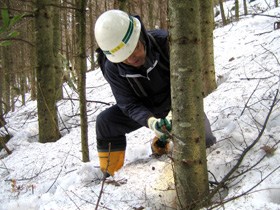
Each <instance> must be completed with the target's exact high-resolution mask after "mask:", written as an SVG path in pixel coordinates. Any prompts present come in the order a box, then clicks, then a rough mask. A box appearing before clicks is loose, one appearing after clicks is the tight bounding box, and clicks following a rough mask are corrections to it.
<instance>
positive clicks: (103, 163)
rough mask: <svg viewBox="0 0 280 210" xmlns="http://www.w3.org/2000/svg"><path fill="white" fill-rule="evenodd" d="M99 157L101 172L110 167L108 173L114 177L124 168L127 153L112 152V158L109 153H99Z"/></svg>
mask: <svg viewBox="0 0 280 210" xmlns="http://www.w3.org/2000/svg"><path fill="white" fill-rule="evenodd" d="M98 156H99V161H100V169H101V171H102V172H104V171H105V170H106V168H107V166H108V169H107V173H109V174H110V175H111V176H114V173H115V172H116V171H118V170H119V169H120V168H121V167H122V166H123V163H124V156H125V151H115V152H110V158H109V152H98ZM108 158H109V161H108ZM108 164H109V165H108Z"/></svg>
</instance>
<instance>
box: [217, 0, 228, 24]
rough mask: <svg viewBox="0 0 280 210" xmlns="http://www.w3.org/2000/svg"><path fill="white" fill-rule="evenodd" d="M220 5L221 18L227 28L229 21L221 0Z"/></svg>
mask: <svg viewBox="0 0 280 210" xmlns="http://www.w3.org/2000/svg"><path fill="white" fill-rule="evenodd" d="M219 4H220V10H221V16H222V21H223V26H225V25H226V24H227V19H226V16H225V10H224V3H223V0H219Z"/></svg>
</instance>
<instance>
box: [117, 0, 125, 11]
mask: <svg viewBox="0 0 280 210" xmlns="http://www.w3.org/2000/svg"><path fill="white" fill-rule="evenodd" d="M119 9H120V10H122V11H124V12H126V11H127V8H126V0H119Z"/></svg>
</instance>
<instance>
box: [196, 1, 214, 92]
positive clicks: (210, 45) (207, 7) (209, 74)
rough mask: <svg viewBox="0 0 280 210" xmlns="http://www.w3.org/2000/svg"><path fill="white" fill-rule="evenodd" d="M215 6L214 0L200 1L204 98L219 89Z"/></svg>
mask: <svg viewBox="0 0 280 210" xmlns="http://www.w3.org/2000/svg"><path fill="white" fill-rule="evenodd" d="M213 8H214V5H213V0H200V17H201V37H202V39H201V40H202V74H203V90H204V97H206V96H207V95H209V94H210V93H212V92H213V90H215V89H216V88H217V83H216V75H215V65H214V42H213V28H214V10H213Z"/></svg>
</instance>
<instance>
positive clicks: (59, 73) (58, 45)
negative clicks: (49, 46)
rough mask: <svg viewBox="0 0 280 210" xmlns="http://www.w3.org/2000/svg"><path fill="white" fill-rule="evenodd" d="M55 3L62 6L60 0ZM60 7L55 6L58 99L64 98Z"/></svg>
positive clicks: (55, 63)
mask: <svg viewBox="0 0 280 210" xmlns="http://www.w3.org/2000/svg"><path fill="white" fill-rule="evenodd" d="M54 4H56V5H58V6H60V0H54ZM60 29H61V28H60V8H59V7H53V56H54V68H55V89H56V100H57V101H58V100H60V99H62V98H63V91H62V84H63V79H62V78H63V68H62V67H61V60H60V57H59V53H60V51H61V39H60V33H61V30H60Z"/></svg>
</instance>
